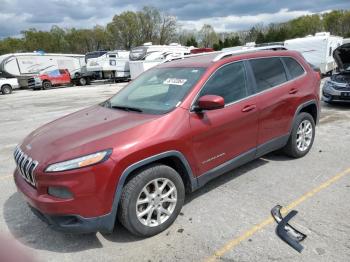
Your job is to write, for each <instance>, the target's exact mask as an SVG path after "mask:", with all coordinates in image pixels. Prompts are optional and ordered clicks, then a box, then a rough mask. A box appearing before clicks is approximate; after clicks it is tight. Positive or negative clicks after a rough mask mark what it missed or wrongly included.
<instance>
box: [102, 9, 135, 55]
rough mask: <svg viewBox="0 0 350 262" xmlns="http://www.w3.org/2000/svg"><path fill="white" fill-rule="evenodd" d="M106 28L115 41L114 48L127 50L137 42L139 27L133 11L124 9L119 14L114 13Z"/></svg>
mask: <svg viewBox="0 0 350 262" xmlns="http://www.w3.org/2000/svg"><path fill="white" fill-rule="evenodd" d="M107 30H108V31H109V33H110V35H111V36H112V39H113V40H114V41H115V44H114V47H115V48H124V49H127V50H129V49H130V48H131V47H133V46H135V45H137V44H139V42H138V36H139V35H140V27H139V23H138V15H137V14H136V13H135V12H132V11H126V12H123V13H121V14H120V15H115V16H114V17H113V20H112V22H111V23H109V24H108V25H107Z"/></svg>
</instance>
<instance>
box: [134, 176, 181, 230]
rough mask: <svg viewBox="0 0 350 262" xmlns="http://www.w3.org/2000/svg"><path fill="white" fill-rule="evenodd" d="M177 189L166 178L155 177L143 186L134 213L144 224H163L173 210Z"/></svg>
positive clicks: (150, 225) (153, 225) (152, 225)
mask: <svg viewBox="0 0 350 262" xmlns="http://www.w3.org/2000/svg"><path fill="white" fill-rule="evenodd" d="M176 203H177V189H176V187H175V185H174V183H173V182H172V181H171V180H169V179H167V178H157V179H154V180H152V181H150V182H149V183H148V184H147V185H146V186H144V187H143V189H142V190H141V193H140V194H139V196H138V198H137V201H136V215H137V218H138V220H139V221H140V222H141V223H142V224H143V225H145V226H148V227H155V226H159V225H161V224H163V223H164V222H165V221H166V220H168V219H169V217H170V216H171V215H172V213H173V212H174V210H175V207H176Z"/></svg>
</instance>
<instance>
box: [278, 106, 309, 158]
mask: <svg viewBox="0 0 350 262" xmlns="http://www.w3.org/2000/svg"><path fill="white" fill-rule="evenodd" d="M314 138H315V121H314V119H313V117H312V116H311V115H310V114H308V113H305V112H303V113H300V114H299V115H298V116H297V117H296V120H295V122H294V125H293V129H292V133H291V134H290V137H289V140H288V143H287V145H286V146H285V148H284V150H283V151H284V152H285V153H286V154H287V155H288V156H291V157H294V158H299V157H303V156H305V155H306V154H307V153H308V152H309V151H310V149H311V147H312V145H313V142H314Z"/></svg>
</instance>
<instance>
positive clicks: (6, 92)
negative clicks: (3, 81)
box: [1, 85, 12, 95]
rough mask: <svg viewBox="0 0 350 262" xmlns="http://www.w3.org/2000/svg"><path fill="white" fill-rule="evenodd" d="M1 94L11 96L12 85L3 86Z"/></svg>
mask: <svg viewBox="0 0 350 262" xmlns="http://www.w3.org/2000/svg"><path fill="white" fill-rule="evenodd" d="M1 93H2V94H3V95H9V94H11V93H12V87H11V86H10V85H3V86H2V87H1Z"/></svg>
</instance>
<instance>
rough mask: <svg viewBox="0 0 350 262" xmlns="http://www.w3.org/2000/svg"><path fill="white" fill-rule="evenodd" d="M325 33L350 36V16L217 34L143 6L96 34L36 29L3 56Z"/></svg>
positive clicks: (1, 43) (2, 45)
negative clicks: (189, 26)
mask: <svg viewBox="0 0 350 262" xmlns="http://www.w3.org/2000/svg"><path fill="white" fill-rule="evenodd" d="M320 31H328V32H330V33H331V34H333V35H338V36H343V37H350V11H349V10H335V11H332V12H327V13H323V14H313V15H305V16H301V17H298V18H296V19H292V20H290V21H288V22H285V23H272V24H269V25H264V24H257V25H254V26H253V27H251V28H250V29H249V30H244V31H237V32H225V33H218V32H215V30H214V28H213V27H212V26H211V25H208V24H205V25H203V27H202V28H201V29H200V30H186V29H183V28H182V27H181V25H180V24H179V23H178V21H177V19H176V17H175V16H172V15H169V14H167V13H165V12H161V11H159V10H158V9H156V8H154V7H144V8H143V9H142V10H140V11H137V12H134V11H125V12H123V13H121V14H119V15H115V16H114V17H113V19H112V21H111V22H110V23H108V24H107V25H106V26H95V27H94V28H92V29H76V28H67V29H63V28H60V27H58V26H53V27H52V28H51V30H50V31H40V30H36V29H35V28H31V29H28V30H25V31H22V32H21V35H22V37H21V38H13V37H7V38H4V39H2V40H0V54H7V53H13V52H32V51H35V50H43V51H45V52H50V53H51V52H52V53H81V54H85V53H86V52H90V51H95V50H114V49H127V50H129V49H130V48H132V47H134V46H138V45H142V44H143V43H146V42H152V43H153V44H169V43H171V42H178V43H181V44H182V45H187V46H195V47H212V48H214V49H215V50H221V49H222V48H224V47H231V46H238V45H242V44H245V43H247V42H256V43H268V42H282V41H284V40H286V39H291V38H295V37H303V36H306V35H310V34H315V33H316V32H320Z"/></svg>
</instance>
